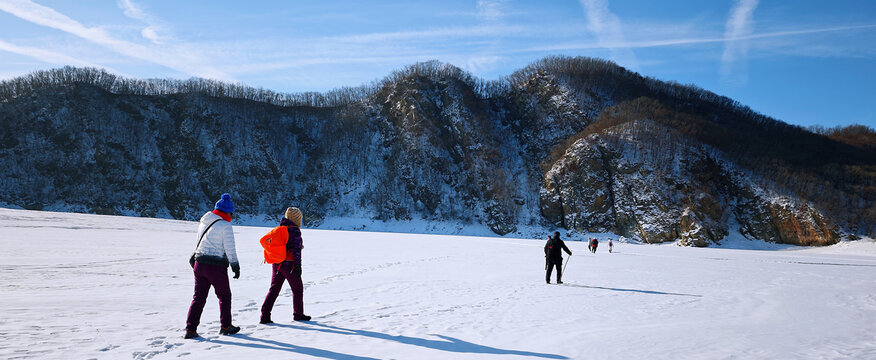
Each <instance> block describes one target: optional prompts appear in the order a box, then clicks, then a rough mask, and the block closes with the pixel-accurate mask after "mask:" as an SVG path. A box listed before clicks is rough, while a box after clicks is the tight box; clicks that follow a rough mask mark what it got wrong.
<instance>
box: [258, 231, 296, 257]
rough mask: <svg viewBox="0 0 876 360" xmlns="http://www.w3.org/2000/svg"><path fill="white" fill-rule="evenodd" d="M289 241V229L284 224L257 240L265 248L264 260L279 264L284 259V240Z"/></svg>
mask: <svg viewBox="0 0 876 360" xmlns="http://www.w3.org/2000/svg"><path fill="white" fill-rule="evenodd" d="M288 241H289V231H288V230H287V229H286V227H285V226H277V227H275V228H273V229H271V231H269V232H268V233H267V234H265V236H262V238H261V239H260V240H259V243H261V244H262V248H264V249H265V262H266V263H268V264H279V263H281V262H283V260H286V242H288Z"/></svg>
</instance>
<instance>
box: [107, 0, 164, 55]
mask: <svg viewBox="0 0 876 360" xmlns="http://www.w3.org/2000/svg"><path fill="white" fill-rule="evenodd" d="M118 5H119V7H120V8H121V9H122V11H123V12H124V13H125V16H127V17H129V18H131V19H134V20H138V21H141V22H143V23H146V25H147V26H146V27H145V28H143V29H142V30H140V34H141V35H142V36H143V37H144V38H146V39H148V40H149V41H152V43H154V44H159V45H160V44H162V43H164V42H165V37H164V36H162V35H161V34H160V32H163V31H164V27H163V26H161V25H159V24H158V21H156V20H155V18H154V17H153V16H152V15H150V14H149V13H147V12H146V10H144V9H143V8H142V7H140V6H139V5H137V4H135V3H134V2H133V1H131V0H119V1H118Z"/></svg>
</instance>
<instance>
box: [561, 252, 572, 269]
mask: <svg viewBox="0 0 876 360" xmlns="http://www.w3.org/2000/svg"><path fill="white" fill-rule="evenodd" d="M570 260H572V254H569V258H568V259H566V264H565V265H563V274H565V273H566V266H569V261H570Z"/></svg>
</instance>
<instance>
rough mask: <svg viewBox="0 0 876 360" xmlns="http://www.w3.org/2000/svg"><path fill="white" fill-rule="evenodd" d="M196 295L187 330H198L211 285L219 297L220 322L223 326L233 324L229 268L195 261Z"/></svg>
mask: <svg viewBox="0 0 876 360" xmlns="http://www.w3.org/2000/svg"><path fill="white" fill-rule="evenodd" d="M194 272H195V296H194V297H193V299H192V305H191V306H190V307H189V316H188V319H187V320H186V330H189V331H193V332H197V330H198V324H199V323H200V322H201V313H202V312H204V304H206V303H207V295H208V294H209V292H210V286H211V285H212V286H213V289H214V291H215V292H216V297H218V298H219V322H220V323H221V325H222V327H228V326H229V325H231V286H230V285H229V284H228V269H227V267H225V266H222V265H213V264H202V263H200V262H195V268H194Z"/></svg>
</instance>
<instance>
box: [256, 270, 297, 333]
mask: <svg viewBox="0 0 876 360" xmlns="http://www.w3.org/2000/svg"><path fill="white" fill-rule="evenodd" d="M272 268H273V270H274V272H273V275H271V288H270V289H269V290H268V295H267V296H265V303H264V304H262V319H261V320H262V321H265V320H271V310H273V309H274V302H275V301H277V296H279V295H280V289H282V288H283V281H288V282H289V287H291V288H292V311H294V314H293V316H295V315H304V283H302V282H301V267H300V266H295V265H294V264H293V263H292V262H291V261H284V262H282V263H279V264H272Z"/></svg>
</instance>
